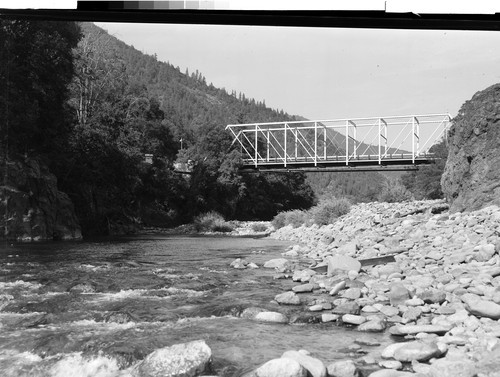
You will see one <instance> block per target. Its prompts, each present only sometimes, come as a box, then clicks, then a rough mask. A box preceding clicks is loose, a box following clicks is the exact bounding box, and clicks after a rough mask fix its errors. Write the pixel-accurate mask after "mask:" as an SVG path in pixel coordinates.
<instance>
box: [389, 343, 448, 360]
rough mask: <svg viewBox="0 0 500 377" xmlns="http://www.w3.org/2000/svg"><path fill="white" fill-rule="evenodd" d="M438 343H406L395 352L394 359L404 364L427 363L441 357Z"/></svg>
mask: <svg viewBox="0 0 500 377" xmlns="http://www.w3.org/2000/svg"><path fill="white" fill-rule="evenodd" d="M441 353H442V352H441V350H440V349H439V347H438V346H437V345H436V343H425V342H421V341H413V342H408V343H405V344H404V345H403V346H401V347H399V348H398V349H396V350H395V351H394V358H395V359H396V360H398V361H402V362H411V361H426V360H429V359H432V358H433V357H437V356H439V355H441Z"/></svg>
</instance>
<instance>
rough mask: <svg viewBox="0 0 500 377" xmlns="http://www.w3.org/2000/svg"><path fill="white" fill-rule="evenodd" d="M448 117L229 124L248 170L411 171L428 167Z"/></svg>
mask: <svg viewBox="0 0 500 377" xmlns="http://www.w3.org/2000/svg"><path fill="white" fill-rule="evenodd" d="M450 124H451V117H450V115H449V114H424V115H409V116H390V117H374V118H353V119H333V120H306V121H293V122H270V123H248V124H230V125H228V126H227V127H226V130H228V131H229V132H231V134H232V136H233V145H234V144H236V145H237V146H239V148H240V151H241V152H242V154H243V162H244V166H243V168H244V169H259V170H297V169H298V170H320V169H321V170H322V171H327V170H328V171H336V170H339V171H340V170H346V168H347V169H349V168H352V169H353V170H354V169H355V170H409V169H416V168H417V166H418V165H421V164H428V163H430V162H431V161H433V159H434V157H433V155H432V154H431V153H430V152H429V149H430V148H431V147H432V146H433V145H434V144H435V143H436V142H439V141H441V140H443V138H446V135H447V130H448V128H449V127H450Z"/></svg>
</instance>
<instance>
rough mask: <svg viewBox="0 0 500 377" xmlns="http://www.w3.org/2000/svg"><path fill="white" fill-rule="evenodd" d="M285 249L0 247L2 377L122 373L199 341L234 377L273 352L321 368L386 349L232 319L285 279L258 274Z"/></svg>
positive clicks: (342, 335)
mask: <svg viewBox="0 0 500 377" xmlns="http://www.w3.org/2000/svg"><path fill="white" fill-rule="evenodd" d="M287 246H288V244H287V243H284V242H281V241H275V240H270V239H253V238H230V237H193V236H170V235H169V236H164V235H142V236H134V237H124V238H118V239H100V240H94V241H85V242H57V243H38V244H6V243H3V244H0V371H1V375H2V376H6V377H7V376H15V377H18V376H22V377H24V376H30V377H38V376H40V377H45V376H47V377H48V376H57V377H59V376H61V377H62V376H64V377H65V376H68V375H71V376H72V377H80V376H81V377H84V376H85V377H87V376H88V377H91V376H92V377H118V376H120V377H121V376H127V375H128V374H127V368H130V367H131V366H133V365H134V363H136V362H138V361H139V360H141V359H143V358H144V357H145V356H146V355H148V354H149V353H151V352H153V351H154V350H156V349H158V348H162V347H166V346H169V345H173V344H177V343H183V342H187V341H191V340H197V339H203V340H205V341H206V343H207V344H208V345H209V347H210V348H211V349H212V352H213V359H214V363H213V369H214V370H213V373H214V374H217V375H219V376H221V377H224V376H239V375H241V374H242V373H244V372H246V371H249V370H251V369H253V368H255V367H256V366H258V365H260V364H262V363H264V362H265V361H268V360H270V359H272V358H275V357H279V356H280V355H281V354H282V353H283V352H284V351H287V350H292V349H295V350H298V349H306V350H308V351H310V352H311V353H312V354H313V356H315V357H318V358H319V359H321V360H322V361H323V362H325V364H327V363H329V362H333V361H335V360H338V359H345V358H352V357H359V356H360V355H361V354H360V350H359V349H357V347H352V345H353V344H354V342H355V341H358V342H359V341H360V340H361V341H363V340H365V341H368V342H373V341H374V340H375V341H378V342H379V343H381V345H384V344H387V343H388V342H389V340H388V338H387V336H386V335H373V334H362V333H358V332H356V331H353V330H350V329H346V328H344V327H338V326H336V325H332V324H307V325H304V324H301V325H300V324H292V325H282V324H268V323H258V322H255V321H251V320H247V319H243V318H240V317H239V314H240V313H241V311H242V310H243V309H245V308H247V307H252V306H257V307H263V308H266V309H269V310H273V311H280V312H282V313H285V314H288V315H293V312H294V311H297V310H298V309H297V308H294V307H283V306H281V307H280V306H279V305H278V304H276V303H274V302H272V299H273V297H274V296H275V295H276V294H277V293H280V292H282V291H283V290H284V289H289V288H290V287H291V286H292V285H291V284H292V283H291V282H290V281H288V282H285V281H283V280H275V279H273V275H274V271H272V270H268V269H263V268H260V269H247V270H237V269H233V268H232V267H230V266H229V264H230V263H231V261H233V260H234V259H235V258H245V259H246V260H248V261H252V262H255V263H257V264H258V265H260V266H261V265H262V264H263V263H264V262H265V261H267V260H269V259H272V258H277V257H280V253H281V252H283V251H285V249H286V247H287Z"/></svg>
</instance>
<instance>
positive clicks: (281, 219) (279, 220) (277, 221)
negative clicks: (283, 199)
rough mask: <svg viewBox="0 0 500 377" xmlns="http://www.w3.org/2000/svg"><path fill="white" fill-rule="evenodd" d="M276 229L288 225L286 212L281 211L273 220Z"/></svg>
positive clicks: (272, 223)
mask: <svg viewBox="0 0 500 377" xmlns="http://www.w3.org/2000/svg"><path fill="white" fill-rule="evenodd" d="M271 225H272V226H273V227H274V229H280V228H283V227H284V226H285V225H286V212H280V213H278V214H277V215H276V216H274V218H273V219H272V221H271Z"/></svg>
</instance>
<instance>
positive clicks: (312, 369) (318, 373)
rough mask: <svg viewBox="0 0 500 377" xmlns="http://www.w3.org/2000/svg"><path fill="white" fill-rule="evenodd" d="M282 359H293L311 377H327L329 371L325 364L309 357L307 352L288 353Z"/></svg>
mask: <svg viewBox="0 0 500 377" xmlns="http://www.w3.org/2000/svg"><path fill="white" fill-rule="evenodd" d="M281 358H284V359H291V360H294V361H296V362H298V363H299V364H300V365H302V367H304V368H305V369H306V370H307V372H308V375H310V376H311V377H327V370H326V367H325V365H324V364H323V362H322V361H321V360H319V359H316V358H315V357H312V356H310V355H309V352H307V351H305V350H300V351H286V352H285V353H283V355H282V356H281Z"/></svg>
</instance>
